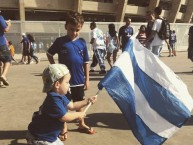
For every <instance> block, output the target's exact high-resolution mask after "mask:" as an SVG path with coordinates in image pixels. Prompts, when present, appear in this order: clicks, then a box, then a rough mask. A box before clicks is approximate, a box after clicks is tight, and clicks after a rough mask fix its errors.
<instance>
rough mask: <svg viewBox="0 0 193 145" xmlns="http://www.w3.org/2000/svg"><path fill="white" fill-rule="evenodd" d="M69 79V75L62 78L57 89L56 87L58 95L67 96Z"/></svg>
mask: <svg viewBox="0 0 193 145" xmlns="http://www.w3.org/2000/svg"><path fill="white" fill-rule="evenodd" d="M70 77H71V76H70V74H67V75H65V76H64V79H63V81H62V82H61V83H60V84H59V87H58V93H59V94H61V95H64V94H67V92H68V90H69V87H70V84H69V81H70Z"/></svg>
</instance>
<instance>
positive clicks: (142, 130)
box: [98, 67, 166, 145]
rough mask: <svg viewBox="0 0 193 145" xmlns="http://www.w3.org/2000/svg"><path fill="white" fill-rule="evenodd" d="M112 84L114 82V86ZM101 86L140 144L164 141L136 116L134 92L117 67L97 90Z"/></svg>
mask: <svg viewBox="0 0 193 145" xmlns="http://www.w3.org/2000/svg"><path fill="white" fill-rule="evenodd" d="M115 76H116V77H115ZM113 82H116V85H115V84H114V83H113ZM103 86H104V87H105V89H106V90H107V92H108V93H109V95H110V96H111V97H112V98H113V100H114V101H115V103H116V104H117V105H118V107H119V108H120V110H121V111H122V112H123V114H124V116H125V118H126V120H127V122H128V124H129V126H130V128H131V130H132V132H133V134H134V135H135V137H136V138H137V139H138V141H139V142H140V143H141V144H144V145H158V144H162V143H163V142H164V141H165V140H166V138H163V137H160V136H159V135H157V134H156V133H154V132H152V131H151V130H150V129H149V128H148V126H146V125H145V123H144V122H143V120H142V119H141V118H140V117H139V116H138V115H137V114H136V110H135V94H134V90H133V89H132V87H131V85H130V83H129V82H128V81H127V79H126V78H125V77H124V74H123V73H122V71H121V70H120V69H119V68H118V67H113V68H112V69H111V70H110V71H109V72H108V74H107V75H106V76H105V78H104V79H103V80H102V81H101V82H100V83H99V84H98V87H99V89H102V88H103ZM117 88H118V89H117Z"/></svg>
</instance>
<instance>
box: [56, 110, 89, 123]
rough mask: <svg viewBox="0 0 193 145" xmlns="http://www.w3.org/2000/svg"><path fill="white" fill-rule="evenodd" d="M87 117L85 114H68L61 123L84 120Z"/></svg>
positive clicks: (61, 119)
mask: <svg viewBox="0 0 193 145" xmlns="http://www.w3.org/2000/svg"><path fill="white" fill-rule="evenodd" d="M85 116H86V114H85V113H84V112H68V113H66V114H65V115H64V116H63V117H62V118H60V119H59V120H60V121H61V122H69V121H73V120H75V119H81V118H84V117H85Z"/></svg>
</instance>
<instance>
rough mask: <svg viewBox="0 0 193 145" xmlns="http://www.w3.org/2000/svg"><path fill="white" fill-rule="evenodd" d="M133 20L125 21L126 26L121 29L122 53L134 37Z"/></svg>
mask: <svg viewBox="0 0 193 145" xmlns="http://www.w3.org/2000/svg"><path fill="white" fill-rule="evenodd" d="M130 24H131V19H130V18H126V19H125V25H124V26H122V27H121V28H120V29H119V40H120V41H121V49H122V52H123V51H124V50H125V47H126V44H127V42H128V41H129V39H130V38H131V36H132V35H133V33H134V32H133V28H132V27H131V26H130Z"/></svg>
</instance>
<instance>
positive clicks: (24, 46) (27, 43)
mask: <svg viewBox="0 0 193 145" xmlns="http://www.w3.org/2000/svg"><path fill="white" fill-rule="evenodd" d="M21 43H22V44H23V49H24V50H28V49H29V46H30V45H29V44H30V41H29V40H28V38H27V37H26V36H24V37H23V39H22V41H21Z"/></svg>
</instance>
